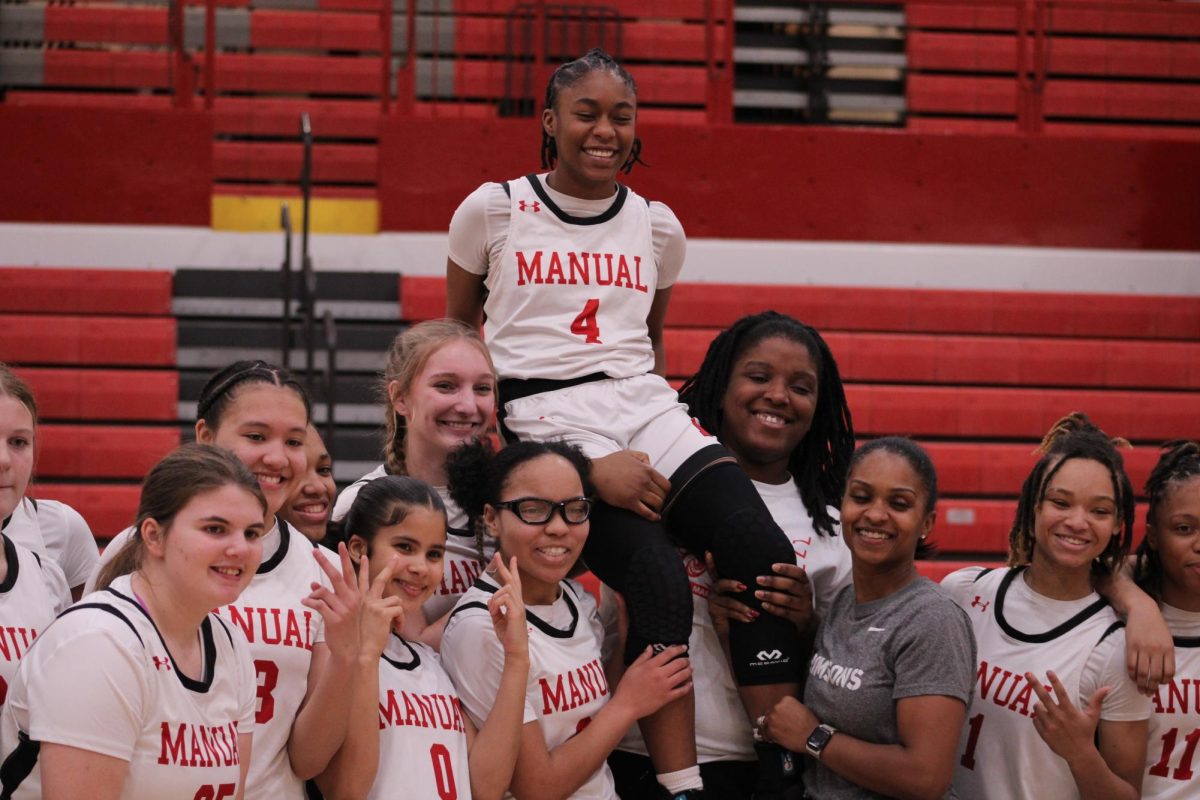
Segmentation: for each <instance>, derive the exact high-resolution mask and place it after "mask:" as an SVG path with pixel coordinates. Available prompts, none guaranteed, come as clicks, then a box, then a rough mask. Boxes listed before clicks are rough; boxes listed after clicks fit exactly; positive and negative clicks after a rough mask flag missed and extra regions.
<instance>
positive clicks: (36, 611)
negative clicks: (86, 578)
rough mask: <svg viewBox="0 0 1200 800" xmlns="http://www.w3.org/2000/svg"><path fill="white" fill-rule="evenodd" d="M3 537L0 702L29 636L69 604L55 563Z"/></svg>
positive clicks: (31, 642)
mask: <svg viewBox="0 0 1200 800" xmlns="http://www.w3.org/2000/svg"><path fill="white" fill-rule="evenodd" d="M0 539H2V540H3V547H4V559H5V562H6V563H7V564H8V574H7V575H5V577H4V580H3V581H0V705H3V704H4V698H5V695H6V694H7V693H8V687H9V686H10V685H12V681H13V677H14V676H15V675H16V673H17V666H18V665H19V664H20V663H21V659H22V658H24V657H25V653H26V652H27V651H28V650H29V646H30V645H32V644H33V640H34V639H35V638H36V637H37V635H38V634H39V633H41V632H42V631H44V630H45V629H46V626H47V625H49V624H50V623H51V622H53V621H54V618H55V617H56V616H58V612H60V611H62V610H63V609H64V608H66V607H67V606H68V605H70V598H69V597H68V596H65V595H64V593H65V592H66V588H67V586H66V581H65V580H64V579H63V577H62V572H61V571H60V570H59V569H58V565H56V564H54V563H53V562H52V561H50V560H49V559H48V558H47V559H45V561H43V559H42V557H39V556H37V555H35V554H34V553H33V552H32V551H31V550H27V549H25V548H24V547H22V546H21V545H19V544H17V543H15V542H14V541H12V540H11V539H9V538H8V537H7V536H0Z"/></svg>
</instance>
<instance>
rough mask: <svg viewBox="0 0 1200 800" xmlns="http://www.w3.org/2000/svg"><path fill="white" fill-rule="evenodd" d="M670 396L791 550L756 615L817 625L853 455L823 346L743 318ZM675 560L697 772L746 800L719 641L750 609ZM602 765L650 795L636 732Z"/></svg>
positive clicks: (742, 745)
mask: <svg viewBox="0 0 1200 800" xmlns="http://www.w3.org/2000/svg"><path fill="white" fill-rule="evenodd" d="M679 397H680V400H681V401H682V402H684V403H686V404H687V406H688V411H689V412H690V413H691V414H692V416H693V417H694V418H695V419H696V421H697V422H698V423H699V424H700V425H701V426H703V427H704V428H705V429H706V430H710V431H713V432H714V433H716V434H717V438H718V439H719V440H720V441H721V443H722V444H723V445H725V446H726V447H727V448H728V449H729V451H730V452H731V453H732V454H733V455H734V457H735V458H737V460H738V464H739V465H740V466H741V467H742V469H743V470H745V472H746V474H747V475H748V476H749V477H750V478H751V480H752V481H753V482H754V488H755V489H756V490H757V491H758V493H759V495H761V496H762V499H763V501H764V502H765V503H766V505H767V508H768V509H770V511H771V515H772V516H773V517H774V519H775V521H776V522H777V523H779V525H780V527H781V528H783V530H784V533H786V534H787V536H788V539H789V540H790V542H791V544H792V549H793V551H794V552H795V556H794V558H793V559H791V560H789V561H788V562H785V563H777V564H775V565H774V571H773V572H772V573H770V574H767V575H764V576H761V577H760V578H759V579H758V583H757V585H756V586H755V587H754V588H755V589H756V590H757V591H758V592H761V593H762V597H761V598H760V599H761V600H762V601H763V610H764V611H765V612H767V613H769V614H775V615H779V616H784V617H786V618H797V617H799V616H800V615H801V614H802V613H803V612H805V611H806V610H807V609H811V608H813V607H815V609H816V611H817V613H818V615H820V616H824V615H825V613H826V612H827V610H828V608H829V606H830V603H832V601H833V598H834V596H835V595H836V594H837V592H838V591H839V590H840V589H841V588H842V587H844V586H846V585H848V584H849V583H850V551H849V549H848V548H847V547H846V545H845V543H844V542H843V541H842V537H841V530H840V528H839V526H838V510H837V507H838V505H839V504H840V503H841V496H842V492H843V487H844V485H845V479H846V471H847V468H848V465H849V461H850V458H851V456H852V455H853V453H854V427H853V422H852V419H851V415H850V409H849V407H848V406H847V405H846V395H845V391H844V389H843V387H842V380H841V376H840V374H839V372H838V366H837V361H836V360H835V359H834V357H833V353H832V352H831V351H830V349H829V345H828V344H826V342H825V340H824V339H823V338H822V337H821V334H820V333H819V332H818V331H817V330H816V329H815V328H812V327H810V326H808V325H806V324H804V323H803V322H800V321H799V320H796V319H794V318H792V317H789V316H787V315H784V314H780V313H777V312H775V311H766V312H763V313H761V314H753V315H749V316H746V317H742V318H741V319H739V320H738V321H736V322H735V323H733V324H732V325H731V326H729V327H728V328H727V329H725V330H724V331H722V332H721V333H719V334H718V335H717V336H716V338H715V339H713V341H712V343H711V344H710V345H709V348H708V352H707V353H706V355H705V357H704V360H703V362H702V363H701V364H700V367H699V369H698V370H697V371H696V373H695V374H694V375H692V377H691V378H689V379H688V380H687V382H686V383H685V384H684V386H683V388H682V389H681V390H680V394H679ZM683 559H684V563H685V565H686V569H687V572H688V577H689V579H690V581H691V583H692V595H693V598H694V603H695V612H694V614H693V626H692V635H691V639H690V641H689V646H690V653H691V659H692V670H693V672H694V673H695V675H696V677H695V683H696V685H697V686H699V687H700V692H699V693H698V695H697V700H696V742H697V751H698V752H697V755H698V757H699V761H700V770H701V774H702V775H703V777H704V785H705V786H706V787H707V790H708V791H709V792H710V793H714V794H716V795H717V796H718V797H721V798H726V799H727V800H738V798H748V797H750V795H751V792H752V791H753V789H754V785H755V780H754V778H755V774H756V770H757V766H756V764H755V750H754V739H753V736H752V732H751V725H750V720H749V719H748V718H747V717H746V715H745V713H744V712H743V711H742V708H741V704H740V702H739V701H738V697H737V691H736V686H735V684H734V682H733V678H732V676H731V675H730V672H729V662H728V660H727V658H726V656H725V652H724V649H723V647H722V644H721V638H720V634H721V633H725V632H727V630H728V625H729V620H731V619H732V620H735V621H736V622H737V623H739V624H744V623H746V622H748V621H750V620H751V619H752V618H753V614H754V612H753V611H752V609H751V608H750V607H749V606H746V605H745V604H743V603H740V602H739V601H737V600H735V599H733V598H731V597H726V596H724V595H723V594H721V593H722V592H734V593H736V592H737V591H738V588H737V586H736V585H734V584H735V582H734V581H731V580H717V581H715V582H714V579H713V577H712V576H711V575H710V574H709V573H708V571H707V569H706V568H705V563H704V560H703V558H698V557H697V556H695V555H692V554H690V553H685V554H684V555H683ZM710 610H711V611H712V612H713V618H710V616H709V612H710ZM714 618H715V619H714ZM808 618H809V617H807V616H806V617H805V621H807V620H808ZM714 623H715V624H714ZM609 763H610V765H611V766H612V768H613V774H614V776H615V777H616V781H617V790H618V792H619V794H620V795H621V796H622V797H623V798H625V799H626V800H637V799H638V798H650V797H653V796H654V795H653V793H652V790H653V781H652V778H651V777H650V775H651V774H652V772H651V770H650V766H649V761H648V759H647V758H646V749H645V744H644V743H643V742H642V740H641V737H639V736H638V735H637V732H636V731H633V732H631V734H630V736H628V737H626V739H625V740H624V741H623V742H622V743H621V746H620V747H619V749H618V750H617V751H616V752H614V753H613V755H612V756H611V757H610V759H609Z"/></svg>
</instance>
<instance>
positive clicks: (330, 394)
mask: <svg viewBox="0 0 1200 800" xmlns="http://www.w3.org/2000/svg"><path fill="white" fill-rule="evenodd" d="M336 407H337V323H336V322H334V320H333V312H332V311H329V310H326V311H325V449H326V450H328V451H329V457H330V458H333V459H335V461H336V458H337V456H336V454H335V453H334V447H335V437H334V432H335V431H336V429H337V421H336V420H337V414H336V413H335V408H336Z"/></svg>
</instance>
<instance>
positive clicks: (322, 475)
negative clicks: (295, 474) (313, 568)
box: [280, 425, 337, 542]
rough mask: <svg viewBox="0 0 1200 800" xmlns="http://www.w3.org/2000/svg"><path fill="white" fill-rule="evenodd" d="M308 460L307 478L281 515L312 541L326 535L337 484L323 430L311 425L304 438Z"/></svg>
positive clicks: (306, 460)
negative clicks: (322, 434)
mask: <svg viewBox="0 0 1200 800" xmlns="http://www.w3.org/2000/svg"><path fill="white" fill-rule="evenodd" d="M304 460H305V464H306V465H307V468H306V469H305V472H304V478H303V480H301V481H300V486H299V488H298V489H297V490H296V494H294V495H292V497H291V498H290V499H289V500H288V502H287V504H286V505H285V506H284V508H283V509H282V510H281V512H280V516H282V517H283V518H284V519H285V520H287V522H288V524H290V525H291V526H292V527H294V528H296V530H298V531H300V532H301V533H302V534H304V535H305V537H307V538H308V539H309V540H310V541H313V542H319V541H321V540H322V539H324V538H325V528H326V525H327V524H328V522H329V515H330V513H331V512H332V510H333V498H334V497H335V496H336V495H337V485H336V484H335V483H334V482H333V459H332V458H330V456H329V451H328V450H327V449H325V443H324V442H323V441H321V434H319V433H317V429H316V428H314V427H313V426H311V425H309V427H308V434H307V435H306V437H305V440H304Z"/></svg>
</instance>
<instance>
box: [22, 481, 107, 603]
mask: <svg viewBox="0 0 1200 800" xmlns="http://www.w3.org/2000/svg"><path fill="white" fill-rule="evenodd" d="M4 533H5V534H6V535H7V536H8V537H9V538H11V539H12V540H13V541H14V542H16V543H17V544H20V545H24V546H25V547H26V548H28V549H30V550H32V551H33V552H35V553H37V554H38V555H46V556H49V557H50V558H51V559H52V560H53V561H54V562H56V563H57V564H58V566H59V567H60V568H61V569H62V571H63V575H64V576H65V577H66V580H67V585H68V586H82V585H83V583H84V582H85V581H86V580H87V577H88V575H89V574H90V573H91V571H92V570H93V569H94V568H95V566H96V562H97V561H98V560H99V558H100V553H99V548H97V546H96V539H95V537H93V536H92V529H91V528H89V527H88V524H87V522H86V521H85V520H84V518H83V517H82V516H80V514H79V512H78V511H76V510H75V509H73V508H71V507H70V506H69V505H67V504H66V503H60V502H58V501H57V500H33V499H31V498H29V497H23V498H21V502H20V503H18V504H17V507H16V508H15V509H13V513H12V515H11V516H10V517H9V519H8V520H6V522H5V524H4Z"/></svg>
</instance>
